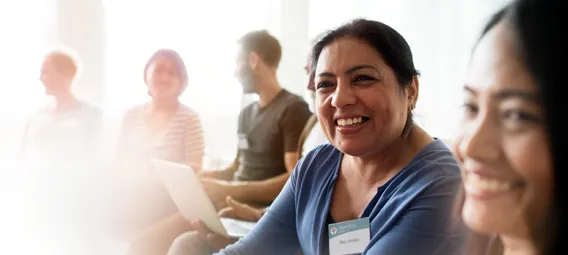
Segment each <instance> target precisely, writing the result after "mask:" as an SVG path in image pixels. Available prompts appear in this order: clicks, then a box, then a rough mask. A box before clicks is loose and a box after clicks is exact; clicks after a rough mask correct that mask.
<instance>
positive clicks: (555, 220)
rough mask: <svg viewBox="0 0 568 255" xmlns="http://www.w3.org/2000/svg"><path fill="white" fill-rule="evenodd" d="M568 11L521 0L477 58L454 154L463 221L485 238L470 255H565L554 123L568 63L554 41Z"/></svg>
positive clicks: (504, 13)
mask: <svg viewBox="0 0 568 255" xmlns="http://www.w3.org/2000/svg"><path fill="white" fill-rule="evenodd" d="M560 10H562V11H560ZM565 10H566V9H565V8H560V7H558V6H554V4H550V3H549V2H547V1H532V0H520V1H515V2H513V3H512V4H511V5H509V6H507V7H506V8H504V9H502V10H501V11H500V12H498V13H497V14H496V15H495V16H494V17H493V18H492V19H491V21H490V22H489V23H488V24H487V26H486V28H485V29H484V31H483V34H482V36H481V38H480V40H479V41H478V43H477V45H476V46H475V49H474V51H473V54H472V58H471V64H470V66H469V72H468V75H467V78H466V83H465V86H464V92H465V94H466V97H465V101H464V108H463V109H464V118H463V119H462V127H461V129H460V132H459V135H458V136H457V138H456V140H455V145H454V151H455V153H456V156H457V158H458V162H459V163H460V165H461V168H462V173H463V176H464V196H463V201H462V203H461V204H460V205H461V208H460V209H461V215H462V217H463V220H464V222H465V223H466V224H467V225H468V226H469V227H470V228H471V229H473V230H475V231H476V232H477V233H478V235H476V239H475V240H474V241H475V242H472V247H471V248H472V251H471V252H470V253H468V254H472V255H478V254H482V255H501V254H540V255H546V254H566V249H565V247H566V245H565V243H564V242H561V241H560V239H562V238H565V237H564V236H565V234H562V233H561V231H565V229H566V221H565V217H566V216H565V210H566V209H565V203H566V201H565V199H564V196H565V195H564V194H566V193H565V192H562V191H560V190H561V187H562V186H565V179H563V178H562V176H563V173H564V172H565V171H564V169H565V167H563V165H562V163H563V162H564V158H565V157H564V156H563V155H561V152H560V151H563V150H564V149H565V146H566V145H565V144H563V143H565V141H566V139H563V136H564V135H565V131H564V128H563V125H560V122H557V121H560V120H562V119H563V117H564V115H563V114H564V113H560V112H561V111H560V110H559V109H563V108H562V107H563V106H564V103H563V101H564V99H565V98H564V97H565V96H564V95H562V94H559V93H558V92H557V89H558V86H563V85H562V84H564V80H565V74H564V72H563V70H562V69H563V68H564V67H563V66H562V67H561V66H560V65H558V64H557V63H556V62H557V59H564V58H565V57H566V55H565V54H564V55H561V53H565V52H566V51H565V50H564V51H563V50H562V49H564V48H565V45H566V40H565V39H564V40H562V39H563V35H561V33H558V32H557V31H560V30H559V29H560V26H561V25H560V23H558V21H559V20H561V19H562V18H563V17H565V15H566V12H565ZM562 12H564V13H562ZM559 49H560V50H559ZM560 145H563V146H560ZM559 148H561V149H559Z"/></svg>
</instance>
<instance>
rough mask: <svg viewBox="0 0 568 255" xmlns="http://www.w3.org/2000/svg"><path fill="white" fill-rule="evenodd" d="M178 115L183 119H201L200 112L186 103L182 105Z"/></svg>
mask: <svg viewBox="0 0 568 255" xmlns="http://www.w3.org/2000/svg"><path fill="white" fill-rule="evenodd" d="M178 116H179V117H180V118H181V119H183V120H189V121H199V120H200V117H199V114H198V113H197V112H196V111H195V110H193V108H191V107H189V106H187V105H185V104H181V105H180V108H179V111H178Z"/></svg>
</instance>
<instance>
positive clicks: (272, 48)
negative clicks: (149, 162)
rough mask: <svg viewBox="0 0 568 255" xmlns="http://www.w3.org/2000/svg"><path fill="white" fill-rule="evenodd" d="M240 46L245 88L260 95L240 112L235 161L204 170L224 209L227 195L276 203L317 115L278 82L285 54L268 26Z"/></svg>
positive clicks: (211, 192)
mask: <svg viewBox="0 0 568 255" xmlns="http://www.w3.org/2000/svg"><path fill="white" fill-rule="evenodd" d="M239 44H240V52H239V53H240V54H239V55H238V57H237V67H236V70H235V76H236V77H237V79H238V80H239V82H240V83H241V85H242V87H243V92H244V93H255V94H257V95H258V96H259V100H258V101H256V102H254V103H252V104H250V105H248V106H246V107H245V108H244V109H243V110H242V111H241V113H240V115H239V123H238V153H237V157H236V159H235V161H234V162H233V164H231V166H229V167H228V168H226V169H223V170H218V171H206V172H203V173H201V176H202V184H203V186H204V188H205V190H206V191H207V194H208V195H209V197H210V198H211V200H212V201H213V202H214V203H215V204H216V205H217V207H218V208H222V206H224V202H225V200H226V199H225V198H226V197H227V196H231V197H233V198H235V199H238V200H240V201H246V202H249V203H256V204H270V203H271V202H272V201H273V200H274V199H275V198H276V196H277V195H278V194H279V193H280V190H281V189H282V187H283V186H284V184H285V183H286V180H287V179H288V177H289V173H290V172H291V171H292V170H293V169H294V166H295V165H296V162H297V161H298V158H299V155H298V139H299V137H300V134H301V133H302V130H303V128H304V126H305V124H306V122H307V120H308V118H309V117H310V116H311V112H310V110H309V107H308V104H307V103H306V102H305V101H304V100H303V99H302V98H301V97H299V96H297V95H294V94H292V93H290V92H288V91H287V90H285V89H283V88H282V87H281V86H280V84H279V83H278V80H277V78H276V71H277V69H278V65H279V63H280V58H281V54H282V53H281V48H280V44H279V42H278V40H277V39H276V38H274V37H273V36H272V35H270V34H269V33H268V32H267V31H264V30H262V31H253V32H249V33H247V34H245V35H244V36H243V37H241V39H240V40H239Z"/></svg>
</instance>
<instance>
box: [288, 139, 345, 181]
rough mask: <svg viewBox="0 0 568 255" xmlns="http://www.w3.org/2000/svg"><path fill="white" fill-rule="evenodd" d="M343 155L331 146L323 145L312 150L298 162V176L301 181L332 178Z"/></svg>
mask: <svg viewBox="0 0 568 255" xmlns="http://www.w3.org/2000/svg"><path fill="white" fill-rule="evenodd" d="M341 157H342V153H341V151H339V150H338V149H336V148H335V147H333V145H331V144H322V145H319V146H317V147H316V148H314V149H313V150H311V151H310V152H308V153H307V154H306V156H304V157H303V158H302V159H300V161H299V162H298V165H297V166H296V170H295V172H296V175H297V177H298V178H299V179H301V180H305V179H315V180H317V179H320V180H321V179H322V177H325V176H331V175H333V174H334V173H335V172H336V168H337V166H338V164H339V162H340V161H341Z"/></svg>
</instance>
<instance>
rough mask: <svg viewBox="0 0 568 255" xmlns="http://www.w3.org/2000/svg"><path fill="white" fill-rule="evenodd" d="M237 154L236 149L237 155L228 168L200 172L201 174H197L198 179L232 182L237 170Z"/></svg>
mask: <svg viewBox="0 0 568 255" xmlns="http://www.w3.org/2000/svg"><path fill="white" fill-rule="evenodd" d="M239 154H240V152H239V150H238V149H237V155H236V156H235V160H233V162H232V163H231V164H230V165H229V166H228V167H226V168H224V169H221V170H208V171H202V172H201V173H199V177H201V178H211V179H217V180H225V181H231V180H233V176H234V174H235V172H236V171H237V169H238V168H239Z"/></svg>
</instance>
